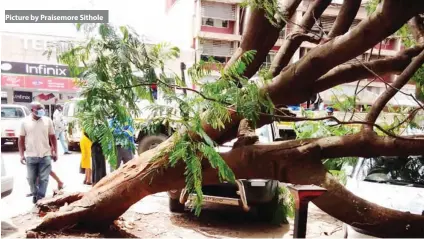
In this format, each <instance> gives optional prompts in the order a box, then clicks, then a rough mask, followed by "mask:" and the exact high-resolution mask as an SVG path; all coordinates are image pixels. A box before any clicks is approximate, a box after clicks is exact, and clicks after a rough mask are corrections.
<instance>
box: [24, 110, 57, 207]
mask: <svg viewBox="0 0 424 239" xmlns="http://www.w3.org/2000/svg"><path fill="white" fill-rule="evenodd" d="M31 112H32V114H31V115H29V116H28V117H27V118H25V119H24V120H23V121H22V123H21V127H20V136H19V144H18V145H19V154H20V158H21V163H22V164H24V165H26V166H27V173H28V183H29V186H30V188H31V193H32V195H33V200H32V201H33V203H36V202H37V201H38V200H40V199H42V198H44V197H45V195H46V190H47V185H48V183H49V175H50V172H51V167H52V166H51V160H52V159H53V161H57V159H58V158H57V141H56V136H55V133H54V128H53V122H52V120H51V119H50V118H49V117H45V116H44V115H45V110H44V106H43V105H42V104H41V103H39V102H33V103H31ZM37 178H38V180H37Z"/></svg>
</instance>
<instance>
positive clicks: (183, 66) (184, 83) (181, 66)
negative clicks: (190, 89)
mask: <svg viewBox="0 0 424 239" xmlns="http://www.w3.org/2000/svg"><path fill="white" fill-rule="evenodd" d="M180 69H181V80H182V81H183V85H184V87H187V84H186V81H185V72H184V70H185V69H186V65H185V63H184V62H181V64H180ZM183 92H184V95H185V96H187V90H186V89H183Z"/></svg>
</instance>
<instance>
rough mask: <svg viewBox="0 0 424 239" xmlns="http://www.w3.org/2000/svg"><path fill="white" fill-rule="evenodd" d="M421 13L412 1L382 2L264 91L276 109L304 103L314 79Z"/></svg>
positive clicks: (423, 6) (422, 6) (415, 0)
mask: <svg viewBox="0 0 424 239" xmlns="http://www.w3.org/2000/svg"><path fill="white" fill-rule="evenodd" d="M423 9H424V1H419V0H411V1H408V2H407V3H406V2H404V1H397V0H385V1H384V2H382V6H381V7H379V8H378V9H377V10H376V11H375V12H374V13H373V14H372V15H371V16H370V17H369V18H368V19H366V20H364V21H362V22H361V23H360V24H359V25H358V26H357V27H355V28H354V29H352V30H351V31H349V32H348V33H346V34H344V35H343V36H339V37H336V38H334V39H332V40H331V41H329V42H327V43H325V44H323V45H319V46H317V47H315V48H314V49H312V50H311V51H310V52H309V53H308V54H307V55H305V56H304V57H302V58H301V59H300V60H299V61H298V62H296V63H294V64H292V65H290V66H289V67H287V68H286V69H285V70H284V71H282V72H281V73H280V74H279V75H278V76H277V77H275V78H274V80H273V81H272V82H271V83H270V84H269V85H268V86H267V87H266V91H267V92H268V93H269V96H270V97H271V99H272V100H273V103H274V104H277V105H278V104H297V103H299V102H304V101H306V100H307V99H309V98H310V96H311V95H312V94H313V89H314V83H315V81H316V79H319V78H320V77H321V76H323V75H324V74H326V73H327V72H328V71H329V70H330V69H332V68H334V67H335V66H337V65H339V64H342V63H344V62H346V61H348V60H350V59H352V58H354V57H356V56H358V55H360V54H362V53H363V52H365V51H366V50H367V49H369V48H371V47H373V46H375V45H376V44H377V43H378V42H380V41H382V40H384V39H385V38H387V36H390V35H391V34H393V33H394V32H395V31H396V30H397V29H399V28H400V27H401V26H402V25H404V24H405V23H406V22H407V21H408V20H409V19H410V18H411V17H412V16H415V15H416V14H417V12H420V11H422V10H423Z"/></svg>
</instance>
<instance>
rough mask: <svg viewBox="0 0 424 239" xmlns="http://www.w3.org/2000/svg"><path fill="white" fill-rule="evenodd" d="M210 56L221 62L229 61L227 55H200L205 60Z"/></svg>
mask: <svg viewBox="0 0 424 239" xmlns="http://www.w3.org/2000/svg"><path fill="white" fill-rule="evenodd" d="M210 57H212V58H213V59H214V60H215V61H218V62H220V63H225V62H226V61H227V58H226V57H221V56H208V55H201V56H200V58H201V59H202V60H203V61H208V60H209V58H210Z"/></svg>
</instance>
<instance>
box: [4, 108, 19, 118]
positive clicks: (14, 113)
mask: <svg viewBox="0 0 424 239" xmlns="http://www.w3.org/2000/svg"><path fill="white" fill-rule="evenodd" d="M1 117H2V118H5V119H16V118H24V117H25V114H24V112H23V111H22V109H21V108H17V107H2V108H1Z"/></svg>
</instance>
